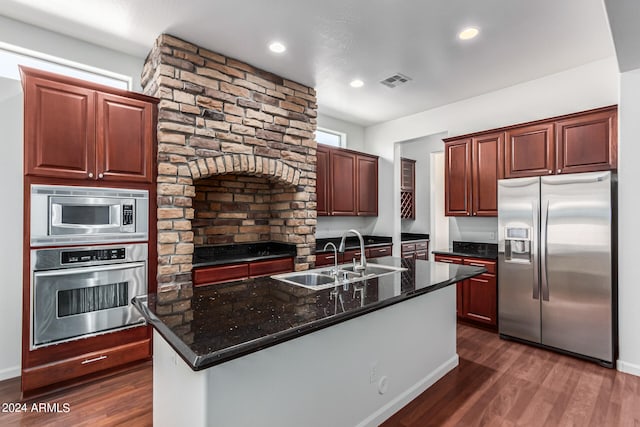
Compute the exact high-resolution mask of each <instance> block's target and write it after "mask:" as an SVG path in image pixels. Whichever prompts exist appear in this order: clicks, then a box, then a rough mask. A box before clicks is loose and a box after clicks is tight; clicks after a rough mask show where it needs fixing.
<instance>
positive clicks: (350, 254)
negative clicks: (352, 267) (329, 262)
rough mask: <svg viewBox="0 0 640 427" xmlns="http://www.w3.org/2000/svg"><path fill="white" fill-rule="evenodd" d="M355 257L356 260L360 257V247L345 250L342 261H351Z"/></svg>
mask: <svg viewBox="0 0 640 427" xmlns="http://www.w3.org/2000/svg"><path fill="white" fill-rule="evenodd" d="M364 255H365V256H367V253H366V252H365V254H364ZM354 258H355V259H356V260H359V259H360V249H351V250H348V251H344V254H342V262H351V260H353V259H354ZM339 261H340V260H339Z"/></svg>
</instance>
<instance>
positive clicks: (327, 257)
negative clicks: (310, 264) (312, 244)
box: [316, 252, 340, 267]
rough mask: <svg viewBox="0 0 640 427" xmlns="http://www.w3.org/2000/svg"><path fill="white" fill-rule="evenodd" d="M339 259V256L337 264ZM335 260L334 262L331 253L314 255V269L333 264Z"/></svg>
mask: <svg viewBox="0 0 640 427" xmlns="http://www.w3.org/2000/svg"><path fill="white" fill-rule="evenodd" d="M339 257H340V256H338V262H340V259H339ZM335 260H336V257H335V255H334V254H333V252H325V253H321V254H316V267H322V266H323V265H330V264H333V263H334V262H335Z"/></svg>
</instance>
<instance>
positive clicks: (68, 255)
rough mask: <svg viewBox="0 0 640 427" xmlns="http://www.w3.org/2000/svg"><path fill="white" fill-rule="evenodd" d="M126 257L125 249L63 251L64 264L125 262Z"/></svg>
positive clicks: (62, 259)
mask: <svg viewBox="0 0 640 427" xmlns="http://www.w3.org/2000/svg"><path fill="white" fill-rule="evenodd" d="M125 257H126V253H125V248H109V249H91V250H79V251H63V252H62V253H61V261H62V264H73V263H77V262H91V261H112V260H123V259H125Z"/></svg>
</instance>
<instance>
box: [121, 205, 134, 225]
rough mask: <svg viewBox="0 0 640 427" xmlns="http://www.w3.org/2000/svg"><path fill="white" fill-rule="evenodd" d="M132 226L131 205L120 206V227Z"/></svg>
mask: <svg viewBox="0 0 640 427" xmlns="http://www.w3.org/2000/svg"><path fill="white" fill-rule="evenodd" d="M132 224H133V205H122V225H132Z"/></svg>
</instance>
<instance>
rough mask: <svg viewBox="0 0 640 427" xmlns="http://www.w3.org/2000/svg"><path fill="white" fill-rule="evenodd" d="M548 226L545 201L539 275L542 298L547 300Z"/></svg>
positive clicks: (547, 205)
mask: <svg viewBox="0 0 640 427" xmlns="http://www.w3.org/2000/svg"><path fill="white" fill-rule="evenodd" d="M548 228H549V201H548V200H547V203H545V206H544V213H543V214H542V232H541V233H540V236H541V238H540V246H541V248H542V251H541V252H542V254H541V256H540V275H541V276H542V280H541V282H542V300H543V301H549V279H548V277H547V252H548V250H547V245H548V239H547V234H548Z"/></svg>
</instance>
